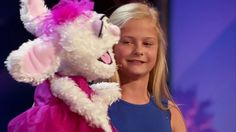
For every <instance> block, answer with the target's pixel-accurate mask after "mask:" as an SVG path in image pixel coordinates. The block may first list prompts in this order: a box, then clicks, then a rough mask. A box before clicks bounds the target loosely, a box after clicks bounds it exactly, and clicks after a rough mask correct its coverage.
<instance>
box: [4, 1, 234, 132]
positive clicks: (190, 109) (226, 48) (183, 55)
mask: <svg viewBox="0 0 236 132" xmlns="http://www.w3.org/2000/svg"><path fill="white" fill-rule="evenodd" d="M132 1H141V0H100V1H99V0H94V2H95V10H96V11H98V12H100V13H105V14H107V15H109V14H110V13H111V12H112V11H113V10H114V9H116V8H117V7H118V6H119V5H122V4H125V3H128V2H132ZM45 2H46V4H47V5H48V7H52V6H53V5H55V4H56V3H57V2H58V0H45ZM149 2H150V3H152V4H153V5H154V6H156V7H157V8H158V10H159V11H160V13H161V23H162V26H163V29H164V30H165V33H166V35H167V38H168V63H169V75H170V77H169V80H168V81H169V86H170V90H171V92H172V94H173V97H174V99H175V101H176V102H177V103H178V105H179V107H180V109H181V110H182V112H183V115H184V118H185V121H186V124H187V127H188V131H189V132H236V0H198V1H193V0H192V1H186V0H150V1H149ZM19 8H20V6H19V0H9V1H2V2H1V4H0V38H1V42H0V106H1V109H0V132H6V131H7V123H8V122H9V120H11V119H12V118H14V117H15V116H17V115H18V114H20V113H22V112H23V111H25V110H27V109H28V108H30V107H31V106H32V103H33V93H34V88H33V87H32V86H30V85H27V84H23V83H18V82H16V81H15V80H13V79H12V78H11V77H10V75H9V74H8V72H7V70H6V68H5V66H4V61H5V59H6V57H7V56H8V54H9V53H10V52H11V51H12V50H15V49H17V48H18V47H19V46H20V45H21V44H22V43H23V42H25V41H27V40H28V39H34V37H33V36H32V35H31V34H29V33H28V32H27V31H26V30H25V29H24V27H23V24H22V23H21V21H20V16H19Z"/></svg>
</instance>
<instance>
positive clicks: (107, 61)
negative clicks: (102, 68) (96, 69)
mask: <svg viewBox="0 0 236 132" xmlns="http://www.w3.org/2000/svg"><path fill="white" fill-rule="evenodd" d="M98 60H99V61H101V62H103V63H105V64H111V63H112V59H111V56H110V54H109V53H108V52H106V53H104V54H103V55H102V56H101V57H100V58H98Z"/></svg>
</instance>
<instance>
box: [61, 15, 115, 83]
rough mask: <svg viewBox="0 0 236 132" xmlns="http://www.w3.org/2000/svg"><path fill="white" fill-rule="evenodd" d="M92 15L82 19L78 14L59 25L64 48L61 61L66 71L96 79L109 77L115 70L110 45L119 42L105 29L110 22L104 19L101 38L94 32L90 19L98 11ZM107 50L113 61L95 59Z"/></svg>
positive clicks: (68, 73)
mask: <svg viewBox="0 0 236 132" xmlns="http://www.w3.org/2000/svg"><path fill="white" fill-rule="evenodd" d="M93 15H94V17H93V18H91V19H89V20H84V19H83V16H81V17H79V18H78V19H76V20H75V21H74V22H69V23H66V24H64V26H62V27H60V28H59V29H58V32H59V33H60V34H61V41H60V45H61V46H62V47H63V49H64V51H63V52H64V53H62V54H63V56H62V61H63V64H65V65H64V66H63V68H62V69H67V70H64V73H65V75H71V74H72V75H73V74H79V75H82V76H85V77H86V78H87V79H88V80H95V79H97V78H102V79H105V78H109V77H111V76H112V75H113V74H114V71H115V70H116V64H115V59H114V57H113V56H114V55H113V53H112V46H113V45H114V44H115V43H117V42H118V39H119V37H118V36H114V35H112V33H111V32H110V31H109V29H108V27H109V25H110V24H109V23H107V22H105V21H104V27H103V30H102V38H99V37H98V36H96V35H95V33H94V32H93V29H92V23H93V22H94V20H95V19H97V18H96V16H97V15H98V14H96V13H93ZM106 52H109V54H110V56H111V59H112V64H104V63H102V62H100V61H98V58H99V57H101V56H102V55H103V54H104V53H106ZM66 67H70V68H66ZM75 71H77V73H75Z"/></svg>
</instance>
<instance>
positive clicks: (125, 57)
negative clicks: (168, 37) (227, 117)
mask: <svg viewBox="0 0 236 132" xmlns="http://www.w3.org/2000/svg"><path fill="white" fill-rule="evenodd" d="M157 39H158V38H157V31H156V27H155V24H154V22H153V21H152V20H151V19H131V20H129V21H127V22H126V23H125V24H124V25H123V27H122V28H121V38H120V41H119V43H118V44H116V45H115V46H114V53H115V59H116V62H117V65H118V72H119V74H120V76H121V78H127V77H128V78H130V77H131V78H137V77H140V76H145V75H149V72H150V71H151V70H152V69H153V67H154V65H155V63H156V57H157V48H158V41H157Z"/></svg>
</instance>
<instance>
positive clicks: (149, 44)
mask: <svg viewBox="0 0 236 132" xmlns="http://www.w3.org/2000/svg"><path fill="white" fill-rule="evenodd" d="M143 44H144V45H145V46H151V45H153V43H152V42H144V43H143Z"/></svg>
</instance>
